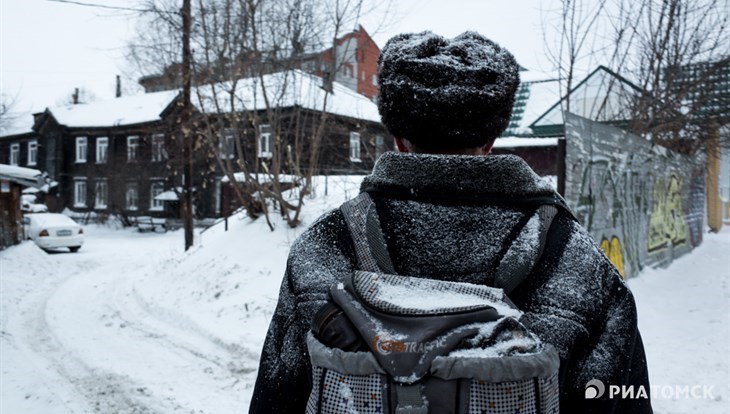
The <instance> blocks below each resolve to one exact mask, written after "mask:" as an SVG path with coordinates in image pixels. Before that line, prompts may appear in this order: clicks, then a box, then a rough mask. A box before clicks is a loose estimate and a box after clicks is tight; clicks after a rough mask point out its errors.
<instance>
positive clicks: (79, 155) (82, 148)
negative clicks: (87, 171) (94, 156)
mask: <svg viewBox="0 0 730 414" xmlns="http://www.w3.org/2000/svg"><path fill="white" fill-rule="evenodd" d="M88 142H89V141H88V140H87V138H86V137H76V162H86V156H87V154H88Z"/></svg>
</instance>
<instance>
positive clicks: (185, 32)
mask: <svg viewBox="0 0 730 414" xmlns="http://www.w3.org/2000/svg"><path fill="white" fill-rule="evenodd" d="M182 45H183V50H182V81H183V90H182V97H183V99H182V101H183V102H182V105H183V108H182V115H181V119H180V127H181V128H182V142H183V205H182V210H183V227H184V229H185V250H188V249H189V248H191V247H192V246H193V134H192V128H191V125H190V119H191V115H192V114H191V113H192V110H191V109H192V108H191V104H190V89H191V74H190V72H191V55H190V0H183V8H182Z"/></svg>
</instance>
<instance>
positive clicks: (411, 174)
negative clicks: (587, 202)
mask: <svg viewBox="0 0 730 414" xmlns="http://www.w3.org/2000/svg"><path fill="white" fill-rule="evenodd" d="M361 191H367V192H369V193H381V194H384V195H387V196H391V197H397V198H413V199H420V198H438V199H444V198H446V199H455V200H469V199H471V200H474V201H484V200H493V201H498V200H503V201H517V200H520V199H546V200H547V199H554V200H556V202H560V203H562V204H564V201H562V198H561V197H560V196H559V195H558V194H557V193H556V192H555V191H554V190H553V189H552V187H551V186H550V185H549V184H548V183H547V182H545V181H544V180H542V179H540V177H539V176H538V175H537V174H535V172H534V171H532V169H531V168H530V167H529V166H528V165H527V163H526V162H525V161H524V160H522V158H520V157H517V156H514V155H488V156H473V155H436V154H413V153H397V152H386V153H384V154H383V155H382V156H381V157H380V158H379V159H378V161H377V162H376V164H375V167H374V168H373V172H372V174H371V175H369V176H367V177H365V179H364V180H363V184H362V187H361Z"/></svg>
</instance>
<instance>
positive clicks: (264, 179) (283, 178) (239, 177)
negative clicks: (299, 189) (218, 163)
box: [221, 172, 300, 184]
mask: <svg viewBox="0 0 730 414" xmlns="http://www.w3.org/2000/svg"><path fill="white" fill-rule="evenodd" d="M249 175H250V176H251V178H252V179H254V180H256V181H258V182H259V183H260V184H266V183H271V182H273V181H274V176H273V175H271V174H249ZM233 178H235V179H236V182H239V183H244V182H246V174H245V173H242V172H237V173H234V174H233ZM299 179H300V177H299V176H296V175H290V174H279V182H280V183H294V182H297V181H299ZM230 181H231V180H229V179H228V176H227V175H226V176H223V178H221V182H223V183H227V182H230Z"/></svg>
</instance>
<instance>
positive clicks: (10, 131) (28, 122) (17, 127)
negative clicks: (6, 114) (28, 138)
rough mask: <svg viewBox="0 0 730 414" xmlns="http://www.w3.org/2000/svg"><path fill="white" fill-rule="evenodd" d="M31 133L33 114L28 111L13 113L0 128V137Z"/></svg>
mask: <svg viewBox="0 0 730 414" xmlns="http://www.w3.org/2000/svg"><path fill="white" fill-rule="evenodd" d="M26 134H33V116H32V114H31V113H29V112H24V113H15V114H12V115H11V118H10V120H9V122H8V125H6V126H5V127H4V128H0V137H10V136H17V135H26Z"/></svg>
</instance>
